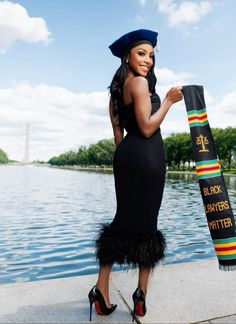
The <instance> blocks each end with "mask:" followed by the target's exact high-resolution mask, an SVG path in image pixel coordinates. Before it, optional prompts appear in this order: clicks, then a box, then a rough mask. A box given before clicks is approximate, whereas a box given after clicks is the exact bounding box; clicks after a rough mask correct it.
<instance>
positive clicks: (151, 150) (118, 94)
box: [89, 29, 182, 320]
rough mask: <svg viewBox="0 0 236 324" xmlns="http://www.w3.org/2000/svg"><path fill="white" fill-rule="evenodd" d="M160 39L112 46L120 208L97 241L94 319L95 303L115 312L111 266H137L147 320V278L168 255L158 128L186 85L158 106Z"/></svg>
mask: <svg viewBox="0 0 236 324" xmlns="http://www.w3.org/2000/svg"><path fill="white" fill-rule="evenodd" d="M157 35H158V33H156V32H154V31H151V30H146V29H140V30H135V31H132V32H130V33H128V34H125V35H123V36H122V37H120V38H119V39H118V40H116V41H115V42H114V43H113V44H112V45H111V46H110V47H109V48H110V50H111V52H112V54H113V55H115V56H117V57H119V58H121V65H120V67H119V69H118V70H117V72H116V73H115V75H114V77H113V80H112V82H111V85H110V94H111V100H110V105H109V110H110V118H111V123H112V127H113V133H114V140H115V144H116V151H115V155H114V162H113V167H114V177H115V189H116V198H117V210H116V215H115V217H114V220H113V221H112V223H111V224H105V225H102V227H101V230H100V232H99V235H98V238H97V241H96V256H97V259H98V260H99V263H100V270H99V276H98V281H97V283H96V286H94V287H93V288H92V290H91V291H90V293H89V301H90V320H91V312H92V305H93V303H95V308H96V311H97V313H98V314H101V315H108V314H110V313H112V312H113V311H114V310H115V308H116V305H113V304H112V305H111V304H110V301H109V275H110V272H111V269H112V265H113V263H118V264H121V265H122V264H128V265H130V266H134V267H138V268H139V278H138V286H137V289H136V290H135V292H134V293H133V296H132V297H133V302H134V310H133V316H134V314H137V315H139V316H144V315H145V313H146V305H145V298H146V294H147V284H148V278H149V274H150V272H151V270H152V269H153V268H154V266H155V265H156V264H157V263H158V262H159V261H160V260H161V259H163V257H164V249H165V239H164V236H163V234H162V233H161V232H160V231H159V230H157V217H158V212H159V209H160V205H161V200H162V195H163V188H164V182H165V169H166V162H165V151H164V146H163V141H162V137H161V133H160V124H161V123H162V121H163V119H164V118H165V115H166V113H167V112H168V110H169V108H170V107H171V105H172V104H173V103H175V102H177V101H179V100H181V99H182V91H181V90H182V87H173V88H171V89H170V90H169V91H168V92H167V94H166V97H165V99H164V101H163V103H162V104H161V103H160V99H159V96H158V95H157V94H156V92H155V84H156V77H155V74H154V63H155V62H154V61H155V58H154V47H155V46H156V43H157ZM124 129H125V130H126V132H127V135H126V136H125V137H124Z"/></svg>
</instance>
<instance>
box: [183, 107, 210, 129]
mask: <svg viewBox="0 0 236 324" xmlns="http://www.w3.org/2000/svg"><path fill="white" fill-rule="evenodd" d="M187 114H188V122H189V126H190V127H193V126H205V125H207V124H208V118H207V113H206V108H204V109H201V110H190V111H187Z"/></svg>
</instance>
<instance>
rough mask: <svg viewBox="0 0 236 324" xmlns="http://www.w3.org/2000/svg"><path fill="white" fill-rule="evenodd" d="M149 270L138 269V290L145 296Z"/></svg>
mask: <svg viewBox="0 0 236 324" xmlns="http://www.w3.org/2000/svg"><path fill="white" fill-rule="evenodd" d="M150 272H151V268H139V277H138V288H140V289H141V290H142V291H143V293H144V295H145V296H146V294H147V286H148V279H149V275H150Z"/></svg>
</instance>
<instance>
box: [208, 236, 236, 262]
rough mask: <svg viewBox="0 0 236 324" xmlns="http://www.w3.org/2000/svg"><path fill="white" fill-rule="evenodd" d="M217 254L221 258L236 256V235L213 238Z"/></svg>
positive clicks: (228, 258) (233, 257)
mask: <svg viewBox="0 0 236 324" xmlns="http://www.w3.org/2000/svg"><path fill="white" fill-rule="evenodd" d="M213 243H214V248H215V251H216V255H217V257H218V258H219V259H220V260H231V259H235V258H236V237H230V238H227V239H218V240H213Z"/></svg>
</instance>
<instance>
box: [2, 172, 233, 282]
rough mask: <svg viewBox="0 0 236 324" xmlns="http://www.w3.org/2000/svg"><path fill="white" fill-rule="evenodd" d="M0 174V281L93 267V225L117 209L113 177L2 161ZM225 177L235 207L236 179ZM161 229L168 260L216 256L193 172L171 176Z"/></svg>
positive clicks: (53, 275)
mask: <svg viewBox="0 0 236 324" xmlns="http://www.w3.org/2000/svg"><path fill="white" fill-rule="evenodd" d="M0 177H1V182H0V193H1V215H0V221H1V227H0V283H8V282H22V281H29V280H39V279H51V278H60V277H66V276H75V275H84V274H91V273H95V272H96V271H97V264H96V262H95V257H94V239H95V238H96V232H97V227H98V224H99V223H101V222H110V221H111V220H112V218H113V215H114V212H115V205H116V201H115V192H114V179H113V175H112V174H106V173H99V172H86V171H83V172H81V171H79V172H75V171H70V170H58V169H51V168H42V167H41V168H40V167H20V166H1V167H0ZM225 179H226V186H227V187H228V190H229V195H230V199H231V204H232V207H233V208H235V207H236V181H235V180H236V177H234V178H233V177H232V178H231V177H226V178H225ZM159 228H160V229H161V230H163V232H164V233H165V235H166V238H167V243H168V251H167V258H166V261H165V262H166V263H173V262H184V261H191V260H195V259H202V258H211V257H214V250H213V247H212V242H211V239H210V234H209V230H208V227H207V222H206V217H205V214H204V210H203V205H202V200H201V196H200V192H199V187H198V183H197V181H196V179H195V175H193V174H190V175H189V174H183V175H180V174H178V175H176V174H169V175H168V178H167V181H166V186H165V191H164V197H163V204H162V208H161V210H160V215H159ZM114 269H119V267H115V268H114Z"/></svg>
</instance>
